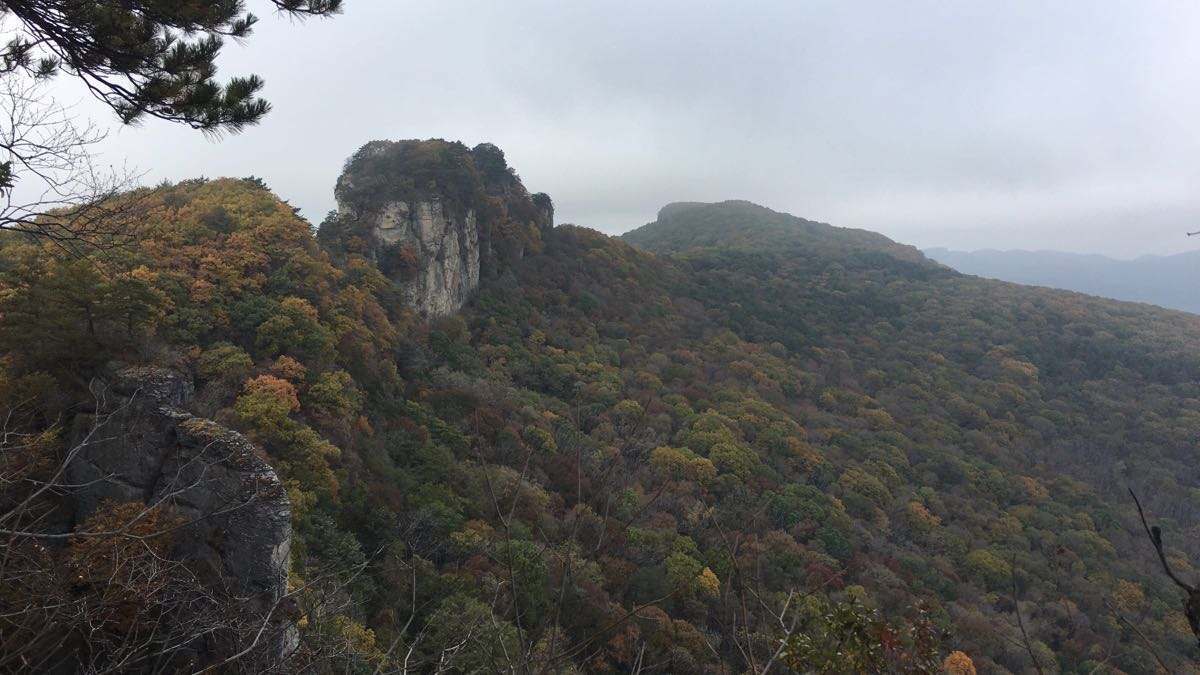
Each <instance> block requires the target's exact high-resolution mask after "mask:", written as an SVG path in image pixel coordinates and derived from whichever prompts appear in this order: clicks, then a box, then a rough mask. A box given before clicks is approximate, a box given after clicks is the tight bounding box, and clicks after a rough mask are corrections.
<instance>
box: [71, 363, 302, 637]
mask: <svg viewBox="0 0 1200 675" xmlns="http://www.w3.org/2000/svg"><path fill="white" fill-rule="evenodd" d="M192 393H193V388H192V384H191V382H190V381H189V380H188V378H186V377H184V376H183V375H181V374H179V373H176V372H174V371H170V370H166V369H162V368H153V367H131V368H125V369H122V370H120V371H118V372H117V374H116V375H115V377H113V378H112V380H111V382H110V383H109V385H108V387H107V391H106V392H105V394H106V396H105V398H106V401H105V405H104V406H103V407H102V408H101V409H100V410H99V411H98V412H97V414H99V415H106V416H107V420H106V421H105V422H104V424H103V425H102V426H100V427H99V430H98V432H96V433H94V434H91V435H90V436H89V435H88V430H89V429H91V428H93V426H94V425H93V421H94V420H95V418H94V417H92V416H81V417H80V419H78V420H77V421H76V432H75V441H76V443H80V444H82V447H81V450H80V452H79V453H78V455H76V457H75V458H74V459H73V461H72V462H71V463H70V464H68V467H67V477H68V480H69V481H70V482H71V483H72V484H75V485H81V486H83V487H82V488H81V489H80V490H79V491H78V493H77V494H75V495H74V496H73V506H74V518H75V522H82V521H83V520H84V519H86V518H87V517H88V516H90V515H91V514H92V513H93V512H94V511H95V510H96V509H97V507H99V506H100V504H101V503H103V502H105V501H106V500H113V501H118V502H127V501H140V502H143V503H145V504H163V505H169V506H170V507H171V508H172V509H173V511H174V513H176V514H177V515H179V516H181V517H182V518H183V519H184V521H185V522H186V523H188V524H187V525H185V526H184V527H183V528H182V530H180V531H179V532H178V534H177V535H176V536H175V537H174V541H175V542H176V543H175V544H174V550H173V551H172V557H175V558H177V559H180V560H187V561H188V562H190V563H193V564H194V565H195V566H197V567H198V568H200V569H201V571H202V572H203V571H204V570H207V574H206V576H208V577H210V578H211V579H214V580H216V579H219V580H220V583H222V584H232V585H233V586H232V587H233V590H234V591H235V592H236V593H237V594H238V595H239V596H242V597H248V598H249V599H250V603H251V606H250V608H252V609H255V610H260V611H262V610H266V609H268V608H269V607H271V606H272V605H273V604H274V603H275V602H276V601H278V600H279V599H280V598H282V597H283V596H284V594H285V593H286V586H287V573H288V560H289V554H290V548H291V541H292V525H291V506H290V504H289V502H288V497H287V492H286V491H285V489H284V487H283V484H282V482H281V481H280V480H279V476H278V475H277V474H276V473H275V471H274V469H272V468H271V466H270V465H268V464H267V463H266V462H265V461H263V459H262V458H260V457H259V456H258V454H257V453H256V452H255V447H254V445H253V444H252V443H251V442H250V441H249V440H247V439H246V438H245V437H244V436H242V435H241V434H239V433H237V432H236V431H232V430H230V429H227V428H225V427H223V426H221V425H220V424H217V423H216V422H213V421H212V420H208V419H202V418H199V417H195V416H193V415H192V414H190V413H188V412H186V411H184V410H183V409H182V408H181V406H182V405H184V404H186V403H187V401H188V400H189V399H190V398H191V396H192ZM291 639H292V637H287V636H285V638H284V641H285V642H286V641H290V640H291ZM286 648H288V645H280V646H279V649H280V650H284V649H286Z"/></svg>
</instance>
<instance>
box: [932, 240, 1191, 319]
mask: <svg viewBox="0 0 1200 675" xmlns="http://www.w3.org/2000/svg"><path fill="white" fill-rule="evenodd" d="M925 255H926V256H928V257H930V258H932V259H933V260H936V261H937V262H940V263H942V264H943V265H947V266H949V267H952V268H954V269H956V270H958V271H959V272H963V273H964V274H974V275H977V276H981V277H990V278H993V279H1002V280H1004V281H1012V282H1016V283H1020V284H1030V285H1034V286H1049V287H1052V288H1062V289H1066V290H1071V291H1079V292H1081V293H1088V294H1091V295H1099V296H1103V297H1107V298H1114V299H1117V300H1130V301H1134V302H1147V303H1150V304H1154V305H1160V306H1162V307H1170V308H1173V309H1181V310H1184V311H1187V312H1192V313H1196V314H1200V250H1197V251H1188V252H1186V253H1179V254H1176V255H1169V256H1142V257H1140V258H1136V259H1134V260H1118V259H1115V258H1109V257H1106V256H1102V255H1085V254H1080V253H1066V252H1063V251H997V250H994V249H988V250H981V251H952V250H949V249H945V248H930V249H926V250H925Z"/></svg>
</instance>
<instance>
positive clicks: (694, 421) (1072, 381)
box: [0, 167, 1200, 673]
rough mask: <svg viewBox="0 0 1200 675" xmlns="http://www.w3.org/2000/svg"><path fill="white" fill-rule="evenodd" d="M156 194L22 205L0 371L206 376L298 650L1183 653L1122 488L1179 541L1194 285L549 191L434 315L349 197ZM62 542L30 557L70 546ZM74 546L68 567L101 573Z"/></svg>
mask: <svg viewBox="0 0 1200 675" xmlns="http://www.w3.org/2000/svg"><path fill="white" fill-rule="evenodd" d="M454 170H457V169H454ZM504 170H505V171H507V167H504ZM439 177H441V175H440V174H439ZM450 178H453V176H450ZM152 200H153V202H154V204H155V208H154V209H152V210H151V212H150V213H151V215H149V216H148V218H149V220H148V222H147V225H148V227H147V228H146V231H145V235H144V236H143V237H142V238H141V239H140V240H139V241H138V243H137V245H136V246H135V247H133V248H131V249H127V250H123V251H120V252H119V253H115V254H113V255H112V256H109V257H107V258H106V259H105V260H104V261H103V264H104V265H105V266H107V267H106V268H105V274H103V275H100V276H88V273H87V272H86V270H87V269H89V268H86V267H80V266H79V263H77V262H74V261H62V260H60V259H58V258H56V257H55V256H54V255H53V252H52V251H50V250H48V249H41V248H38V247H35V246H30V245H29V244H27V243H24V242H20V241H6V242H4V244H5V246H4V248H3V252H4V265H3V267H2V271H3V275H4V276H3V278H2V283H3V286H4V289H3V290H4V293H3V294H0V317H2V321H0V348H2V349H3V350H4V352H5V354H6V358H5V360H4V370H3V377H2V378H0V385H3V386H0V402H4V403H5V404H6V405H14V403H13V402H14V401H28V400H35V401H37V402H38V403H37V405H38V407H39V408H38V409H39V415H38V416H37V417H36V418H35V419H33V420H31V421H30V422H29V424H30V425H32V426H35V427H36V426H38V425H42V427H45V426H46V425H50V426H52V425H53V420H55V419H58V418H61V417H62V416H64V415H68V414H70V411H72V410H74V409H75V406H77V405H78V404H79V402H80V401H85V400H87V397H88V387H87V385H88V382H89V380H90V379H91V378H92V377H93V376H95V377H100V378H103V377H105V373H106V369H107V365H106V364H107V363H109V362H110V361H113V360H121V361H125V362H139V363H147V364H154V365H158V366H160V367H167V368H170V369H172V370H174V371H177V372H182V373H186V374H187V375H188V376H190V377H191V378H192V379H194V380H195V382H196V393H195V396H194V397H193V398H192V399H191V402H190V403H189V404H188V405H189V408H190V410H191V412H195V413H198V414H202V415H204V416H207V417H211V418H213V419H215V420H217V421H219V422H221V423H223V424H226V425H228V426H230V427H232V428H234V429H237V430H238V431H240V432H242V433H243V434H244V435H245V436H246V437H247V438H249V439H250V440H252V441H254V442H255V443H256V444H257V446H258V448H259V450H260V452H261V455H262V457H263V458H264V459H265V460H267V461H269V462H270V464H271V466H272V467H273V468H274V469H275V470H276V471H277V472H278V474H279V477H280V479H281V480H282V482H283V485H284V486H285V487H286V489H287V492H288V499H289V503H290V505H291V509H292V518H293V525H294V531H295V538H294V541H293V543H292V546H291V551H290V568H291V572H290V577H289V586H288V587H289V588H291V589H296V590H295V597H294V601H295V602H296V607H295V608H294V610H288V613H287V614H286V616H287V617H289V618H288V621H291V622H292V624H291V625H293V626H294V628H295V636H296V639H297V640H298V645H299V648H298V649H297V650H296V652H295V653H294V654H293V655H292V656H291V658H292V662H291V663H289V664H287V666H288V667H289V668H305V669H311V670H314V671H333V670H337V671H339V672H341V671H348V670H349V671H363V672H371V671H373V670H375V669H376V668H377V667H379V668H380V669H382V670H385V671H386V670H388V669H391V670H393V671H395V670H399V669H401V668H402V667H404V663H403V659H405V658H407V659H409V661H408V665H409V666H410V667H412V668H419V669H428V670H432V669H434V668H435V667H436V666H437V664H439V663H441V664H443V665H446V666H447V667H448V668H450V669H451V670H456V671H464V672H493V671H498V670H518V671H523V672H524V671H535V672H630V671H633V670H636V669H638V668H639V667H640V668H641V671H642V672H661V673H676V672H695V673H723V672H731V671H733V672H743V671H755V672H758V671H760V670H761V669H762V668H763V667H764V666H765V665H766V664H767V663H768V662H769V661H770V659H771V657H772V655H774V654H778V657H777V659H776V661H774V662H773V663H774V664H776V665H775V668H776V669H777V670H778V669H779V668H782V667H784V666H787V667H790V668H792V669H794V670H796V671H798V672H813V671H816V672H845V670H846V669H847V668H848V667H849V668H850V669H851V670H862V671H867V672H892V671H897V670H903V671H904V672H937V671H938V670H939V669H941V666H942V663H943V659H945V658H949V657H950V656H951V652H952V651H954V650H961V651H962V652H964V653H965V655H966V656H963V655H961V654H959V655H955V656H954V657H953V658H954V659H957V660H958V661H957V662H958V663H961V662H962V659H963V658H969V659H970V660H971V661H973V662H974V666H975V667H976V668H978V670H979V671H980V672H1000V673H1003V672H1014V673H1022V672H1029V671H1030V670H1031V669H1034V668H1035V661H1034V659H1036V666H1037V667H1041V668H1043V669H1044V670H1046V671H1047V672H1050V671H1053V670H1060V671H1063V672H1080V671H1082V672H1088V671H1091V670H1093V669H1095V668H1101V669H1103V668H1115V669H1119V670H1120V671H1122V672H1128V673H1152V672H1155V668H1156V666H1155V658H1154V656H1152V654H1151V650H1153V651H1154V652H1155V653H1158V654H1159V655H1161V658H1163V659H1166V660H1167V661H1168V663H1169V664H1170V665H1171V667H1172V668H1173V669H1177V670H1183V669H1184V666H1185V665H1186V663H1187V659H1190V658H1191V657H1192V656H1193V655H1194V650H1195V638H1194V637H1193V636H1192V634H1191V632H1190V630H1189V629H1188V626H1187V623H1186V620H1185V619H1184V618H1183V614H1182V612H1181V611H1180V602H1179V595H1178V591H1177V589H1176V588H1175V587H1174V586H1172V585H1171V584H1170V583H1169V582H1168V581H1165V580H1164V579H1163V578H1162V577H1161V574H1159V573H1158V571H1157V568H1156V567H1155V564H1156V563H1155V560H1154V559H1153V557H1152V552H1151V551H1150V550H1149V547H1148V544H1147V542H1146V540H1145V538H1144V535H1142V534H1141V532H1140V530H1139V527H1140V526H1139V525H1138V524H1137V521H1136V515H1135V512H1134V511H1133V510H1132V508H1131V505H1130V503H1129V501H1128V498H1127V494H1126V493H1124V492H1123V491H1124V489H1125V486H1126V485H1129V486H1132V487H1134V488H1135V489H1137V490H1138V491H1139V493H1140V494H1142V495H1143V496H1144V501H1145V502H1146V504H1147V507H1148V509H1149V510H1150V511H1151V513H1153V514H1154V516H1155V517H1157V518H1159V522H1160V523H1161V524H1162V525H1163V527H1164V531H1165V532H1166V533H1167V542H1168V548H1169V553H1170V555H1171V556H1172V560H1173V561H1174V565H1175V566H1176V568H1177V570H1178V571H1179V572H1180V573H1181V574H1183V575H1185V576H1186V577H1187V578H1195V572H1196V570H1195V569H1194V568H1192V567H1191V566H1190V565H1188V564H1187V562H1186V560H1188V559H1191V560H1196V559H1198V558H1197V555H1198V554H1200V551H1198V550H1197V549H1196V542H1197V541H1200V540H1198V538H1197V537H1196V534H1198V533H1200V530H1197V525H1196V524H1197V523H1198V522H1200V509H1198V508H1197V507H1200V499H1198V498H1197V495H1200V491H1198V490H1197V488H1200V479H1198V477H1197V476H1196V474H1195V472H1194V470H1192V467H1193V466H1194V456H1195V451H1196V436H1195V429H1196V428H1197V426H1196V425H1197V423H1198V422H1200V384H1198V383H1200V317H1194V316H1191V315H1186V314H1182V313H1176V312H1168V311H1160V310H1156V309H1154V308H1150V307H1145V306H1136V305H1130V304H1127V303H1117V302H1111V301H1105V300H1100V299H1096V298H1090V297H1086V296H1081V295H1078V294H1073V293H1065V292H1056V291H1049V290H1046V289H1035V288H1028V287H1022V286H1017V285H1014V284H1006V283H1001V282H994V281H988V280H983V279H979V278H974V277H968V276H964V275H961V274H958V273H956V272H954V271H952V270H949V269H947V268H944V267H941V266H938V265H935V264H932V263H930V262H929V261H927V260H925V259H924V258H923V257H922V256H921V255H920V254H919V253H917V252H916V251H915V250H914V249H911V248H909V247H905V246H902V245H899V244H895V243H894V242H891V241H890V240H887V239H886V238H884V237H882V236H880V235H874V234H871V233H866V232H861V231H854V230H842V229H839V228H833V227H830V226H825V225H820V224H815V223H808V222H807V221H802V220H801V219H798V218H794V217H792V216H787V215H786V214H778V213H775V212H772V211H770V210H768V209H763V208H762V207H755V206H753V205H748V204H745V203H736V202H724V203H721V204H718V205H711V206H689V207H672V208H669V209H666V210H665V217H661V216H660V218H659V220H658V221H657V222H656V223H654V224H651V225H648V226H646V227H645V228H642V229H641V230H639V231H637V232H635V233H631V234H630V235H628V239H630V240H631V241H634V242H636V243H637V244H638V246H639V247H643V248H638V247H635V246H632V245H630V244H629V243H626V242H624V241H621V240H619V239H616V238H612V237H607V236H604V235H602V234H599V233H597V232H594V231H592V230H588V229H585V228H579V227H574V226H560V227H557V228H554V229H550V230H547V231H545V232H543V233H540V234H539V238H540V243H539V245H538V246H537V247H529V248H528V249H527V250H525V251H524V255H523V256H520V257H515V256H514V257H513V258H512V259H511V260H509V261H508V262H507V263H506V265H504V266H503V267H502V268H498V269H496V270H495V273H494V274H493V275H490V276H489V277H488V278H486V279H482V280H481V282H480V285H479V288H478V289H477V291H476V292H475V294H474V295H473V296H472V297H471V299H470V300H469V301H468V302H467V303H466V304H465V305H464V306H463V308H462V309H461V311H460V312H458V313H457V314H454V315H451V316H446V317H441V318H437V319H433V320H425V319H423V318H422V317H421V314H420V312H419V311H418V308H415V307H413V306H411V305H410V304H409V302H408V301H406V294H405V292H404V290H403V288H401V286H399V285H398V283H397V282H396V280H394V279H392V278H390V277H389V276H388V275H387V274H384V273H383V272H381V271H380V269H379V267H378V266H377V264H376V262H375V260H374V259H373V258H372V253H371V249H370V247H369V246H359V245H347V244H345V242H343V240H341V239H340V238H338V237H333V236H330V235H333V234H338V233H339V232H340V233H343V234H344V231H343V230H341V229H339V228H340V227H341V226H340V225H339V223H338V222H337V221H336V217H335V218H332V219H331V220H329V221H327V223H326V225H325V226H323V228H322V229H323V230H324V233H323V234H321V235H318V236H317V237H314V236H313V234H312V232H311V229H310V227H309V224H308V223H306V222H304V221H303V220H302V219H300V218H298V217H296V215H295V213H294V211H293V210H292V209H291V208H290V207H288V206H287V205H286V204H285V203H283V202H281V201H280V200H279V199H278V198H277V197H275V196H274V195H272V194H271V193H270V192H269V191H267V190H266V189H265V187H264V186H262V185H261V184H260V183H258V182H256V181H253V180H230V179H224V180H218V181H189V182H185V183H181V184H178V185H175V186H170V187H165V188H163V189H161V190H160V191H157V192H154V193H152ZM325 227H330V228H333V229H331V230H325ZM693 227H695V229H696V231H697V232H701V233H702V236H700V238H699V239H696V240H693V239H689V237H690V235H689V234H688V233H689V232H691V231H692V230H693ZM321 242H325V244H326V245H322V243H321ZM339 242H342V243H340V244H339ZM359 243H360V244H361V243H362V242H359ZM335 244H338V245H335ZM349 244H354V242H353V241H350V242H349ZM696 244H698V245H696ZM645 249H653V250H658V251H661V253H658V254H656V253H652V252H650V251H649V250H645ZM89 293H96V294H100V295H98V296H97V297H98V298H99V300H98V301H97V302H95V303H91V304H88V303H82V304H81V303H80V302H79V298H80V297H91V296H89V295H88V294H89ZM98 309H104V312H103V313H98V311H97V310H98ZM97 315H99V316H101V317H103V320H101V321H99V322H97V321H95V318H96V317H97ZM17 319H19V320H17ZM30 392H34V393H36V396H34V397H32V398H31V396H32V395H31V393H30ZM39 420H40V421H39ZM53 447H58V446H53ZM70 551H71V555H67V552H63V553H62V554H61V556H59V557H55V556H51V557H50V558H48V560H49V561H50V562H49V563H46V564H45V565H43V566H42V567H39V568H38V570H58V569H59V567H56V565H57V566H61V569H64V570H74V569H76V567H72V565H75V564H77V563H75V562H72V561H74V560H76V558H74V557H72V556H75V555H77V554H78V551H76V550H75V549H71V550H70ZM47 555H49V554H47ZM56 555H57V554H56ZM60 558H61V559H60ZM38 560H41V558H39V559H38ZM184 562H185V563H186V562H188V561H184ZM39 564H41V563H39ZM39 573H41V572H39ZM71 578H72V577H70V576H69V575H67V576H58V575H57V572H56V573H55V574H54V575H52V576H51V577H48V581H47V587H48V588H64V587H63V586H53V584H52V583H51V582H53V583H61V584H65V588H66V589H70V590H71V592H76V593H81V592H83V591H82V590H80V589H79V587H77V586H71V585H70V581H69V580H70V579H71ZM64 580H65V581H64ZM56 592H57V591H56ZM63 592H66V591H63ZM55 597H58V596H55ZM18 599H19V598H18ZM13 601H14V598H13V596H12V595H11V594H6V593H4V592H2V591H0V609H6V611H7V609H8V608H9V605H8V604H4V603H11V602H13ZM135 604H136V603H135ZM785 608H786V610H787V611H788V612H790V614H789V615H788V618H794V619H795V621H796V623H795V625H796V627H797V628H796V630H795V631H793V632H791V633H788V632H787V631H786V630H785V629H786V627H787V626H788V625H789V624H788V623H787V622H786V621H784V622H781V621H780V620H779V618H778V617H777V616H776V613H778V612H781V611H783V610H784V609H785ZM1018 610H1019V612H1020V617H1021V620H1022V622H1023V623H1024V624H1025V626H1026V628H1027V632H1028V635H1029V640H1028V641H1026V640H1025V639H1024V638H1023V636H1022V634H1021V631H1020V630H1019V629H1018V627H1017V626H1018V623H1017V616H1018V614H1017V611H1018ZM122 616H124V615H122ZM138 616H140V615H138ZM136 625H137V624H136V622H132V623H131V621H125V622H123V623H122V622H114V623H113V624H112V625H111V626H109V627H108V628H107V630H111V631H112V633H113V635H115V636H117V637H120V636H122V635H125V634H129V633H131V632H132V631H134V628H135V627H136ZM1130 626H1134V627H1136V630H1133V629H1131V628H1130ZM71 630H74V629H70V630H67V631H66V634H67V635H69V636H73V635H75V633H73V632H71ZM122 631H125V633H123V632H122ZM1139 634H1140V635H1142V636H1151V637H1150V640H1151V641H1150V642H1149V643H1147V642H1145V641H1144V640H1143V639H1142V638H1141V637H1139ZM6 635H7V633H6ZM847 636H854V637H853V641H851V642H846V641H845V639H846V637H847ZM231 639H232V638H231ZM71 640H74V638H71ZM67 644H68V645H74V644H75V642H73V641H68V642H67ZM1030 652H1032V654H1033V656H1032V657H1031V655H1030ZM80 653H82V652H80ZM91 656H92V657H93V658H94V655H91ZM180 658H181V659H182V658H184V657H183V656H181V657H180ZM851 658H853V659H855V660H854V661H852V662H848V661H847V659H851ZM847 663H852V664H854V665H853V666H847ZM960 672H961V671H960Z"/></svg>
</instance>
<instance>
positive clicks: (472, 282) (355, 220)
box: [320, 140, 554, 317]
mask: <svg viewBox="0 0 1200 675" xmlns="http://www.w3.org/2000/svg"><path fill="white" fill-rule="evenodd" d="M335 195H336V197H337V203H338V210H337V213H336V214H335V215H334V216H332V217H331V218H330V219H328V220H326V222H325V223H323V224H322V225H321V232H320V236H321V238H322V240H323V242H324V243H325V244H326V245H327V246H330V247H332V248H334V249H335V250H342V251H348V252H353V253H359V254H363V255H366V256H368V257H370V258H371V259H372V260H374V261H375V262H376V264H378V265H379V266H380V268H381V269H382V270H383V271H384V273H385V274H387V275H388V276H389V277H390V278H391V279H392V280H393V281H395V282H396V283H397V284H399V286H400V288H401V290H402V291H403V294H404V297H405V299H406V301H407V302H408V304H409V305H410V306H411V307H412V308H413V309H415V310H416V311H417V312H418V313H419V314H421V315H422V316H426V317H436V316H444V315H447V314H452V313H454V312H455V311H457V310H458V309H459V308H460V307H462V306H463V304H464V303H465V302H466V301H467V300H468V299H469V298H470V296H471V293H472V292H473V291H474V290H475V289H476V288H478V286H479V284H480V282H481V280H482V279H484V278H486V277H488V276H489V275H494V274H497V273H499V272H500V271H501V270H502V269H503V267H504V265H505V263H506V262H509V261H511V260H513V259H516V258H520V257H521V256H523V255H524V254H525V253H526V252H527V251H530V250H536V249H538V248H539V247H540V246H541V241H542V237H543V236H544V235H545V234H546V233H547V232H548V231H549V230H550V229H551V228H552V227H553V223H554V207H553V204H552V203H551V201H550V198H549V197H548V196H546V195H545V194H537V195H530V194H529V192H528V191H527V190H526V189H525V187H524V186H523V185H522V184H521V181H520V179H519V178H518V177H517V175H516V174H515V173H514V172H513V171H512V169H510V168H509V166H508V164H507V162H506V160H505V158H504V153H503V152H501V151H500V150H499V149H498V148H496V147H495V146H493V145H490V144H481V145H478V146H476V147H475V148H471V149H469V148H467V146H465V145H463V144H462V143H450V142H447V141H442V140H429V141H373V142H371V143H368V144H366V145H364V146H363V147H362V148H361V149H359V151H358V152H356V153H355V154H354V155H353V156H352V157H351V158H350V159H349V160H348V161H347V162H346V166H345V168H344V170H343V172H342V175H341V177H339V179H338V182H337V186H336V189H335Z"/></svg>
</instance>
